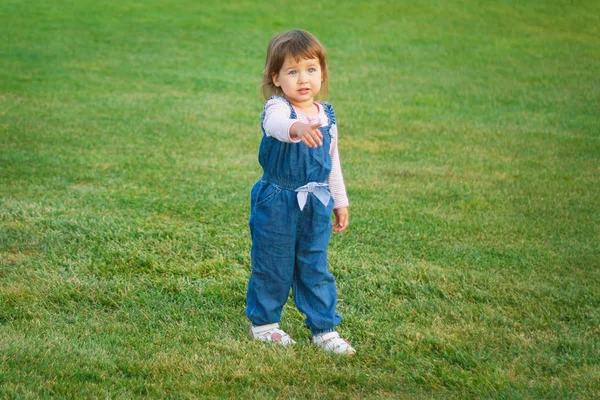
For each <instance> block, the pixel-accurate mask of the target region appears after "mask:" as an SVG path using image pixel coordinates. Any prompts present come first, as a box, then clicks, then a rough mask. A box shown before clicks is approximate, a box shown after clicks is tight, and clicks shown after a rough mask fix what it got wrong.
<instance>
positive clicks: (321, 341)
mask: <svg viewBox="0 0 600 400" xmlns="http://www.w3.org/2000/svg"><path fill="white" fill-rule="evenodd" d="M312 342H313V344H314V345H315V346H317V347H320V348H322V349H323V350H325V351H329V352H332V353H336V354H344V355H347V356H353V355H355V354H356V350H355V349H354V348H353V347H352V346H350V342H349V341H347V340H346V339H343V338H341V337H340V334H339V333H337V332H328V333H322V334H320V335H315V336H313V338H312Z"/></svg>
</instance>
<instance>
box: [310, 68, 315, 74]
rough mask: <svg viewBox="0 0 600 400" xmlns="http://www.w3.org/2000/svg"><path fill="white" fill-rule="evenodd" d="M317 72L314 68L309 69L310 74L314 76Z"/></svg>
mask: <svg viewBox="0 0 600 400" xmlns="http://www.w3.org/2000/svg"><path fill="white" fill-rule="evenodd" d="M315 71H316V69H314V68H309V69H308V72H310V73H311V74H312V73H313V72H315Z"/></svg>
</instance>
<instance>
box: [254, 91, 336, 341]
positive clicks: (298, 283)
mask: <svg viewBox="0 0 600 400" xmlns="http://www.w3.org/2000/svg"><path fill="white" fill-rule="evenodd" d="M280 99H281V100H284V101H286V100H285V99H283V98H280ZM286 103H287V101H286ZM322 104H323V107H324V109H325V113H326V115H327V117H328V118H329V125H328V126H325V127H321V128H319V130H320V131H321V133H322V134H323V139H322V142H323V145H322V146H319V147H315V148H309V147H307V146H306V145H305V144H303V143H285V142H282V141H279V140H277V139H275V138H272V137H269V136H267V135H266V133H265V130H264V127H263V122H264V117H265V113H264V112H263V113H262V115H261V128H262V131H263V138H262V141H261V144H260V149H259V155H258V159H259V162H260V165H261V166H262V167H263V171H264V173H263V176H262V179H260V180H259V181H258V182H256V184H255V185H254V186H253V187H252V192H251V197H250V208H251V209H250V222H249V225H250V233H251V235H252V251H251V260H252V274H251V276H250V281H249V283H248V294H247V307H246V316H247V317H248V319H249V320H250V321H251V322H252V324H253V325H265V324H271V323H276V322H279V320H280V318H281V312H282V309H283V306H284V304H285V303H286V301H287V299H288V296H289V293H290V288H291V289H292V292H293V295H294V302H295V303H296V307H298V309H299V310H300V311H301V312H302V313H304V314H305V315H306V320H305V322H306V324H307V325H308V326H309V327H310V329H311V332H312V334H313V335H316V334H319V333H325V332H331V331H334V330H335V329H334V327H335V326H337V325H339V323H340V322H341V320H342V317H341V316H340V315H339V314H338V313H336V311H335V307H336V302H337V293H336V287H335V280H334V278H333V275H332V274H331V273H330V272H329V270H328V269H327V245H328V243H329V238H330V236H331V212H332V211H333V203H334V201H333V198H331V195H330V192H329V187H328V185H327V183H326V182H327V178H328V177H329V173H330V172H331V157H330V155H329V149H330V145H331V135H330V130H331V125H332V124H334V123H335V115H334V112H333V108H332V107H331V105H330V104H328V103H322ZM288 105H289V107H290V118H292V119H297V115H296V112H295V111H294V108H293V107H292V106H291V105H290V104H289V103H288Z"/></svg>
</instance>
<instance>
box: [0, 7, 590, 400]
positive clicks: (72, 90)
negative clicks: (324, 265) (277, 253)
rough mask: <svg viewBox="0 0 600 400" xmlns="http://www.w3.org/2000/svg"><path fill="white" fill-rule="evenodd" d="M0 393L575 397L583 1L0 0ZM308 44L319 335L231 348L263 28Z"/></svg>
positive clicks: (584, 78) (579, 345) (586, 330)
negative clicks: (333, 231) (324, 114)
mask: <svg viewBox="0 0 600 400" xmlns="http://www.w3.org/2000/svg"><path fill="white" fill-rule="evenodd" d="M0 26H1V27H2V28H0V43H1V44H0V85H1V86H0V397H2V398H40V397H42V398H44V397H58V398H61V397H62V398H132V397H152V398H177V399H179V398H275V397H281V398H339V399H347V398H357V399H358V398H361V399H362V398H372V399H382V398H390V399H391V398H403V397H417V398H457V399H463V398H531V399H538V398H573V399H575V398H577V399H580V398H598V397H600V384H599V382H600V268H599V267H600V245H599V243H600V205H599V204H600V203H599V202H598V199H599V198H600V103H599V101H600V53H599V52H598V49H600V31H599V28H598V27H599V26H600V6H599V5H598V4H597V2H593V1H575V2H567V1H544V2H529V1H524V2H510V1H502V2H482V1H471V0H466V1H461V2H452V3H451V2H438V1H425V2H409V1H383V0H374V1H369V2H363V1H354V0H351V1H346V2H344V3H339V5H337V4H335V3H334V2H320V3H311V4H304V3H301V2H292V1H282V2H280V4H278V5H276V4H273V3H271V2H264V3H262V2H261V3H259V4H255V2H253V1H234V2H208V1H182V2H161V1H157V0H155V1H143V2H142V1H138V2H133V1H125V2H120V1H119V2H117V1H102V2H93V1H62V0H61V1H53V2H33V1H16V0H3V1H2V2H0ZM298 27H299V28H303V29H307V30H309V31H312V32H313V33H315V34H316V35H317V36H318V37H319V38H320V39H321V41H322V42H323V43H324V44H325V46H326V47H327V49H328V52H329V56H330V70H331V82H330V99H329V100H330V101H331V103H332V104H334V106H335V107H336V112H337V116H338V119H339V126H340V137H341V139H340V140H341V142H340V150H341V154H342V160H343V168H344V175H345V179H346V182H347V189H348V193H349V197H350V201H351V203H352V205H351V210H350V212H351V214H350V216H351V227H350V229H349V231H347V232H346V233H344V234H340V235H334V237H333V239H332V242H331V245H330V264H331V270H332V271H333V273H334V274H335V276H336V278H337V284H338V290H339V297H340V303H339V310H340V312H341V313H342V314H343V316H344V322H343V324H342V326H341V327H340V330H341V332H342V333H343V334H344V335H345V336H347V337H348V338H349V339H351V341H352V343H353V344H354V345H355V347H356V348H357V349H358V355H357V356H356V357H354V358H351V359H345V358H340V357H334V356H330V355H327V354H323V353H321V352H319V351H317V350H316V349H313V348H312V347H311V346H310V345H309V341H308V340H309V334H308V331H307V329H306V328H305V327H304V326H303V316H302V315H301V314H300V313H299V312H298V311H296V309H295V308H294V306H293V304H292V302H290V303H289V304H288V305H287V306H286V309H285V313H284V320H283V321H282V325H283V326H284V328H285V329H286V330H288V331H289V332H290V334H291V335H292V336H293V337H294V338H296V339H297V341H298V344H297V345H296V346H294V347H293V348H275V347H272V346H265V345H263V344H261V343H254V342H252V341H250V340H249V339H248V338H247V327H248V322H247V321H246V320H245V317H244V306H245V290H246V283H247V279H248V277H249V272H250V265H249V249H250V240H249V232H248V228H247V220H248V213H249V210H248V208H249V190H250V187H251V186H252V184H253V183H254V182H255V181H256V180H257V179H258V178H259V176H260V167H259V165H258V162H257V151H258V144H259V141H260V130H259V125H258V122H259V114H260V112H261V109H262V105H263V101H262V100H261V98H260V96H259V82H260V75H261V70H262V67H263V63H264V56H265V54H264V52H265V50H266V46H267V43H268V40H269V38H270V37H271V36H272V35H273V34H275V33H277V32H280V31H283V30H285V29H291V28H298Z"/></svg>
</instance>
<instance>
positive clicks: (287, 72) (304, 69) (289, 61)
mask: <svg viewBox="0 0 600 400" xmlns="http://www.w3.org/2000/svg"><path fill="white" fill-rule="evenodd" d="M272 78H273V83H274V84H275V86H277V87H279V88H281V90H282V91H283V94H284V95H285V97H286V99H287V100H288V101H289V102H290V103H292V105H294V106H296V107H298V108H300V109H311V108H312V107H313V102H314V98H315V96H316V95H317V94H318V93H319V91H320V90H321V84H322V83H323V78H322V75H321V64H320V62H319V59H318V58H307V59H301V60H296V59H294V57H291V56H287V57H286V58H285V60H284V62H283V65H282V66H281V69H280V70H279V73H276V74H273V76H272Z"/></svg>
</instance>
